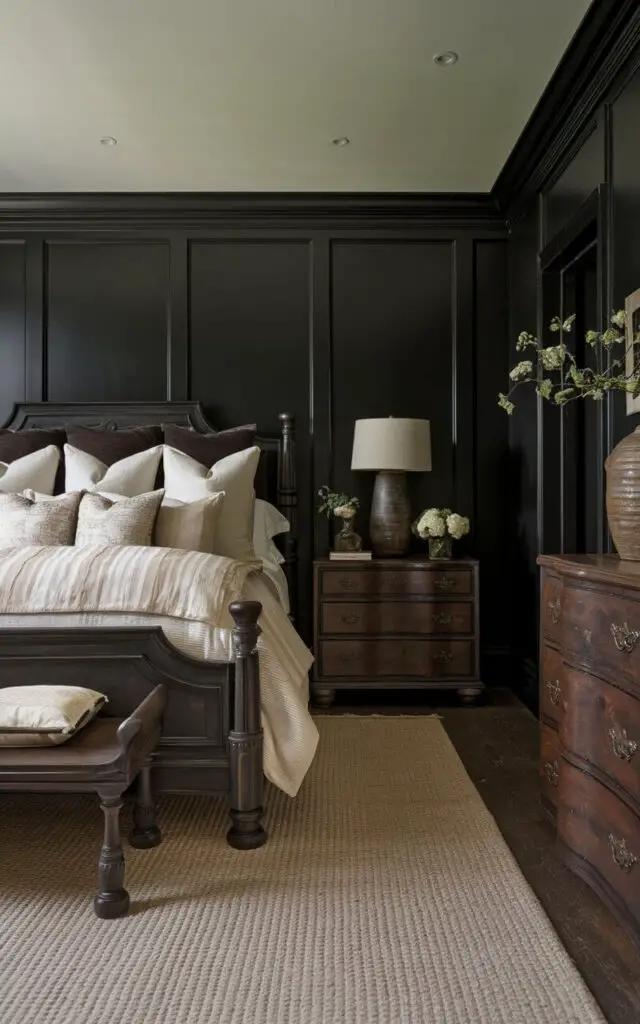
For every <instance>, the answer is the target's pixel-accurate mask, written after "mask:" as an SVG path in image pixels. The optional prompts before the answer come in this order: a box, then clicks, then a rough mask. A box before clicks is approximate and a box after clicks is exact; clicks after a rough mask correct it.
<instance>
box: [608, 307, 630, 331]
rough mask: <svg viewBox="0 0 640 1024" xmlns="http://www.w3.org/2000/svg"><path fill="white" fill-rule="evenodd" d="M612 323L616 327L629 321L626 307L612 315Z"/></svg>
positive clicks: (622, 325)
mask: <svg viewBox="0 0 640 1024" xmlns="http://www.w3.org/2000/svg"><path fill="white" fill-rule="evenodd" d="M611 323H612V324H615V326H616V327H624V326H625V325H626V323H627V314H626V312H625V310H624V309H618V310H616V312H615V313H613V314H612V315H611Z"/></svg>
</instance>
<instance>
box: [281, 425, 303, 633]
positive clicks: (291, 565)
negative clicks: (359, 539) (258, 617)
mask: <svg viewBox="0 0 640 1024" xmlns="http://www.w3.org/2000/svg"><path fill="white" fill-rule="evenodd" d="M278 419H279V420H280V444H279V446H278V508H279V509H280V511H281V512H282V514H283V516H286V518H287V519H288V520H289V522H290V523H291V529H290V530H289V532H288V533H285V534H283V539H282V553H283V555H284V563H283V566H282V568H283V570H284V574H285V576H286V577H287V584H288V586H289V604H290V606H291V618H292V619H295V617H296V612H297V608H298V540H297V538H298V480H297V473H296V441H295V416H294V415H293V413H290V412H281V413H280V415H279V416H278Z"/></svg>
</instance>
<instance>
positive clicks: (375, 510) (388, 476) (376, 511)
mask: <svg viewBox="0 0 640 1024" xmlns="http://www.w3.org/2000/svg"><path fill="white" fill-rule="evenodd" d="M369 533H370V535H371V548H372V550H373V553H374V555H377V556H378V557H379V558H395V557H400V556H401V555H404V554H406V553H407V551H408V550H409V544H410V542H411V506H410V504H409V495H408V492H407V474H406V473H400V472H391V471H387V470H383V471H381V472H379V473H378V474H377V475H376V481H375V484H374V486H373V500H372V503H371V519H370V520H369Z"/></svg>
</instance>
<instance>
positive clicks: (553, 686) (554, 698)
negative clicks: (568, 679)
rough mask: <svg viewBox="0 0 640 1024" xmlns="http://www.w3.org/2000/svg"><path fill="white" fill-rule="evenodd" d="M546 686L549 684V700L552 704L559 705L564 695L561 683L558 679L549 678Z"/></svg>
mask: <svg viewBox="0 0 640 1024" xmlns="http://www.w3.org/2000/svg"><path fill="white" fill-rule="evenodd" d="M546 686H547V691H548V693H549V700H550V701H551V703H552V704H555V706H556V707H557V706H558V704H559V703H560V697H561V696H562V690H561V688H560V683H559V682H558V680H557V679H548V680H547V684H546Z"/></svg>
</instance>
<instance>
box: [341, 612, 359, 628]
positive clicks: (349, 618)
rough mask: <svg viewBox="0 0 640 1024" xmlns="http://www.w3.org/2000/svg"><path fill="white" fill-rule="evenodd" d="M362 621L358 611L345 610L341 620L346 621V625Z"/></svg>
mask: <svg viewBox="0 0 640 1024" xmlns="http://www.w3.org/2000/svg"><path fill="white" fill-rule="evenodd" d="M359 621H360V616H359V615H358V613H357V612H345V613H344V615H341V616H340V622H344V624H345V626H355V624H356V622H359Z"/></svg>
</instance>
